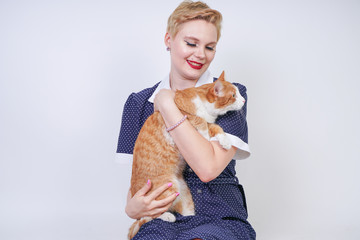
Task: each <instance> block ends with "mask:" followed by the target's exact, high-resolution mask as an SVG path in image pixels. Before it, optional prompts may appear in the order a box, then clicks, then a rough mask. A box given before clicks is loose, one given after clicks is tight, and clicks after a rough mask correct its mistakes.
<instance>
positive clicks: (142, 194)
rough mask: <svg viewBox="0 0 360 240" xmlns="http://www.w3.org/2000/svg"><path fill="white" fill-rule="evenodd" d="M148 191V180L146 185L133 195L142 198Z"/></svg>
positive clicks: (149, 186)
mask: <svg viewBox="0 0 360 240" xmlns="http://www.w3.org/2000/svg"><path fill="white" fill-rule="evenodd" d="M150 189H151V181H150V179H149V180H148V181H147V183H146V184H145V185H144V186H143V187H142V188H141V189H140V190H139V191H137V192H136V193H135V195H136V196H144V195H145V194H146V193H147V192H148V191H149V190H150Z"/></svg>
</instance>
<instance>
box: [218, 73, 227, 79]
mask: <svg viewBox="0 0 360 240" xmlns="http://www.w3.org/2000/svg"><path fill="white" fill-rule="evenodd" d="M218 79H219V80H220V81H225V71H222V73H221V75H220V77H219V78H218Z"/></svg>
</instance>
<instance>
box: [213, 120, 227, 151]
mask: <svg viewBox="0 0 360 240" xmlns="http://www.w3.org/2000/svg"><path fill="white" fill-rule="evenodd" d="M208 127H209V134H210V137H216V138H217V139H218V141H219V143H220V145H221V146H222V147H223V148H224V149H230V148H231V146H232V144H231V141H230V139H229V138H228V137H227V136H226V134H225V132H224V130H223V129H222V128H221V127H220V126H219V125H217V124H215V123H209V124H208Z"/></svg>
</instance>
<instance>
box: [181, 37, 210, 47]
mask: <svg viewBox="0 0 360 240" xmlns="http://www.w3.org/2000/svg"><path fill="white" fill-rule="evenodd" d="M185 38H186V39H191V40H194V41H197V42H199V41H200V40H199V39H197V38H196V37H193V36H185ZM210 44H217V42H210V43H207V44H206V45H210Z"/></svg>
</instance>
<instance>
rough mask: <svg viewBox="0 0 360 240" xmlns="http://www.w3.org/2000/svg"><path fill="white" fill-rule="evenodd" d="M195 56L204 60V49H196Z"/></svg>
mask: <svg viewBox="0 0 360 240" xmlns="http://www.w3.org/2000/svg"><path fill="white" fill-rule="evenodd" d="M195 56H196V57H197V58H199V59H203V58H205V49H204V48H202V47H198V48H197V49H196V51H195Z"/></svg>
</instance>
